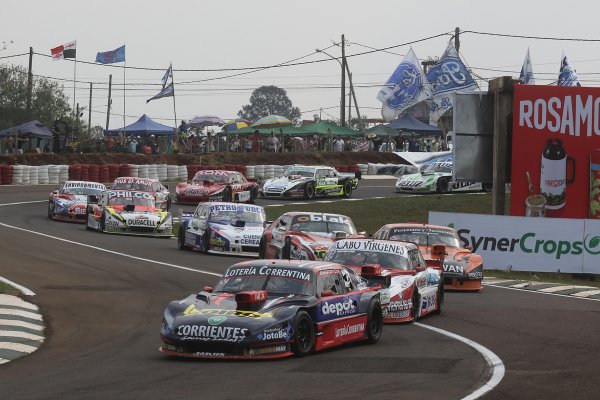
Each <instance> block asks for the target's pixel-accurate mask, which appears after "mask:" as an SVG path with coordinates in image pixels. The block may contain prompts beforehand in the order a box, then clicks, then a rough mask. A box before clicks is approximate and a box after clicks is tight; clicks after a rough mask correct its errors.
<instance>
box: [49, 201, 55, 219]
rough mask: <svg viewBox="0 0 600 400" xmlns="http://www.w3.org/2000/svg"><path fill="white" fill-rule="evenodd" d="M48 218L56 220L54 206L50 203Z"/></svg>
mask: <svg viewBox="0 0 600 400" xmlns="http://www.w3.org/2000/svg"><path fill="white" fill-rule="evenodd" d="M48 218H54V205H53V204H52V203H50V202H48Z"/></svg>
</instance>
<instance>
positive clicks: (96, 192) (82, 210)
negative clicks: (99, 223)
mask: <svg viewBox="0 0 600 400" xmlns="http://www.w3.org/2000/svg"><path fill="white" fill-rule="evenodd" d="M105 190H106V186H104V184H102V183H98V182H89V181H66V182H65V183H64V184H63V185H62V186H61V187H60V188H59V189H56V190H54V191H52V192H51V193H50V196H49V198H48V218H51V219H54V220H58V221H68V222H80V223H82V224H83V223H85V222H86V219H87V214H86V207H87V202H88V196H100V195H101V194H102V192H103V191H105Z"/></svg>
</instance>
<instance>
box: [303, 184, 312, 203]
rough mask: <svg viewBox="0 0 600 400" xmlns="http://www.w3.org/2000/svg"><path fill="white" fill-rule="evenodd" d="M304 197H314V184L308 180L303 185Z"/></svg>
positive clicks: (310, 198)
mask: <svg viewBox="0 0 600 400" xmlns="http://www.w3.org/2000/svg"><path fill="white" fill-rule="evenodd" d="M304 198H305V199H307V200H312V199H314V198H315V184H314V183H313V182H308V183H307V184H306V186H304Z"/></svg>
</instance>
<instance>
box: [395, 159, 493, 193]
mask: <svg viewBox="0 0 600 400" xmlns="http://www.w3.org/2000/svg"><path fill="white" fill-rule="evenodd" d="M488 189H490V190H491V187H489V185H485V186H484V185H483V184H482V183H481V182H458V181H455V180H454V179H453V178H452V160H447V161H436V162H433V163H431V164H429V165H428V166H427V167H426V168H425V170H424V171H423V172H417V173H416V174H410V175H404V176H401V177H400V178H398V180H397V181H396V192H401V193H442V194H443V193H449V192H471V191H481V190H488Z"/></svg>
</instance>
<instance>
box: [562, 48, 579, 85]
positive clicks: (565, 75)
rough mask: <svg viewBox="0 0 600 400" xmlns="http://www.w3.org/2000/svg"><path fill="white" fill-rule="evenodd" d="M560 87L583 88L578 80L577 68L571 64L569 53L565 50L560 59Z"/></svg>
mask: <svg viewBox="0 0 600 400" xmlns="http://www.w3.org/2000/svg"><path fill="white" fill-rule="evenodd" d="M558 86H581V83H579V80H578V79H577V73H576V72H575V68H573V66H572V65H571V63H570V62H569V59H568V58H567V53H565V51H564V50H563V52H562V58H561V59H560V72H559V74H558Z"/></svg>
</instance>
